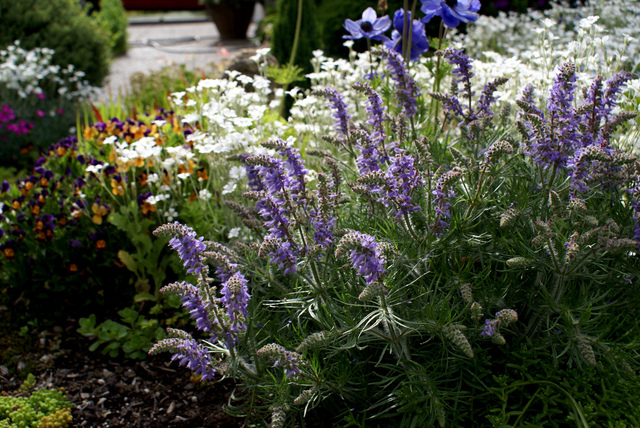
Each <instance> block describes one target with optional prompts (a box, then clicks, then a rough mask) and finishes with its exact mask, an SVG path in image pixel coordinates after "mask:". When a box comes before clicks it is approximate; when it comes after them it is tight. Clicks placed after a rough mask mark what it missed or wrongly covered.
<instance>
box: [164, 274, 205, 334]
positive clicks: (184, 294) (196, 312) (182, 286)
mask: <svg viewBox="0 0 640 428" xmlns="http://www.w3.org/2000/svg"><path fill="white" fill-rule="evenodd" d="M160 293H163V294H164V293H175V294H177V295H179V296H180V300H181V301H182V306H184V307H185V309H187V310H188V311H189V314H190V315H191V318H192V319H193V320H194V321H195V322H196V328H197V329H198V330H200V331H202V332H204V333H207V334H210V335H211V336H214V337H215V335H216V333H215V332H214V329H213V326H212V324H211V321H210V319H209V311H208V310H207V308H206V306H205V304H204V301H203V300H202V297H201V296H200V293H199V290H198V288H197V287H195V286H193V285H192V284H189V283H188V282H184V281H183V282H174V283H171V284H169V285H165V286H164V287H162V288H161V289H160Z"/></svg>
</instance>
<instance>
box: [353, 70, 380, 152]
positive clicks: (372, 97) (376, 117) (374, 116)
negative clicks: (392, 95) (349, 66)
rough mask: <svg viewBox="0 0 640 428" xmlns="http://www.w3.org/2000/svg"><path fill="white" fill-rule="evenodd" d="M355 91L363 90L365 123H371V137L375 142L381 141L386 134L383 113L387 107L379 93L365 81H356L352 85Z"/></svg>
mask: <svg viewBox="0 0 640 428" xmlns="http://www.w3.org/2000/svg"><path fill="white" fill-rule="evenodd" d="M353 88H354V89H355V90H357V91H360V92H363V93H364V94H365V95H366V96H367V101H365V104H366V110H367V112H368V113H369V118H368V119H367V123H368V124H369V125H371V128H372V132H371V139H372V140H373V141H375V142H376V144H379V143H382V142H383V141H384V138H385V136H386V133H385V130H384V114H385V112H386V111H387V107H386V106H385V105H383V103H382V98H381V97H380V95H379V94H378V93H377V92H376V91H375V90H374V89H373V88H372V87H371V86H369V84H367V83H362V82H358V83H356V84H354V85H353Z"/></svg>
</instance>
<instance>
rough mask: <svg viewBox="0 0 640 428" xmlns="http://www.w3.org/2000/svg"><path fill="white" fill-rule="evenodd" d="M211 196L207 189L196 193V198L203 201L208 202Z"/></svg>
mask: <svg viewBox="0 0 640 428" xmlns="http://www.w3.org/2000/svg"><path fill="white" fill-rule="evenodd" d="M211 196H213V195H212V194H211V192H210V191H209V190H208V189H202V190H200V192H198V197H199V198H200V199H202V200H203V201H208V200H209V199H211Z"/></svg>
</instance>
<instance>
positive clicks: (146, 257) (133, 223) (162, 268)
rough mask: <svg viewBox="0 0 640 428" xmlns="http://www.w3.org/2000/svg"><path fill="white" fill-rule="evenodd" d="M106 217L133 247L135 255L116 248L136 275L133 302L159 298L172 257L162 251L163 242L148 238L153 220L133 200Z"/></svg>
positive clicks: (122, 259) (119, 256)
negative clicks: (144, 215)
mask: <svg viewBox="0 0 640 428" xmlns="http://www.w3.org/2000/svg"><path fill="white" fill-rule="evenodd" d="M108 220H109V223H111V224H113V225H114V226H116V227H117V228H118V229H120V230H121V231H123V232H124V233H125V235H126V236H127V238H128V239H129V241H130V242H131V243H132V244H133V246H134V248H135V253H134V254H130V253H129V252H127V251H125V250H120V251H118V259H120V261H121V262H122V263H124V265H125V266H126V267H127V269H129V270H130V271H131V272H133V273H134V274H135V275H136V278H137V280H136V284H135V288H136V295H135V296H134V297H133V299H134V301H135V302H144V301H147V300H151V301H158V300H159V290H160V287H161V286H162V285H163V281H164V280H165V278H166V276H167V270H168V266H169V263H170V262H171V260H170V257H169V255H168V254H166V253H165V252H164V251H163V250H164V245H163V244H164V243H165V242H162V240H160V241H157V240H152V239H151V236H150V235H151V234H150V230H149V229H150V228H151V227H152V226H154V224H155V222H154V221H153V220H151V219H148V218H144V217H143V216H142V214H141V212H140V207H139V206H138V204H137V203H136V202H135V201H131V202H129V204H128V205H122V206H121V207H120V211H119V212H112V213H111V214H109V219H108ZM174 257H175V256H174ZM150 278H151V279H153V284H149V279H150ZM151 285H153V287H152V286H151Z"/></svg>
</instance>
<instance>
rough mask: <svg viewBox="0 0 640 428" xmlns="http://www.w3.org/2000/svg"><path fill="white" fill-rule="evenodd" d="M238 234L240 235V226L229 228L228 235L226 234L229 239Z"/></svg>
mask: <svg viewBox="0 0 640 428" xmlns="http://www.w3.org/2000/svg"><path fill="white" fill-rule="evenodd" d="M238 236H240V228H239V227H234V228H233V229H231V230H230V231H229V235H227V238H229V239H231V238H237V237H238Z"/></svg>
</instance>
